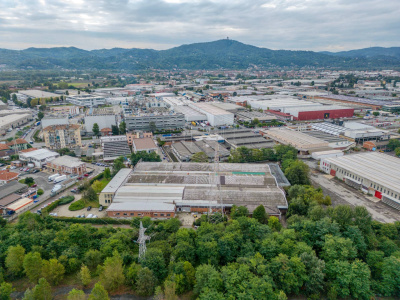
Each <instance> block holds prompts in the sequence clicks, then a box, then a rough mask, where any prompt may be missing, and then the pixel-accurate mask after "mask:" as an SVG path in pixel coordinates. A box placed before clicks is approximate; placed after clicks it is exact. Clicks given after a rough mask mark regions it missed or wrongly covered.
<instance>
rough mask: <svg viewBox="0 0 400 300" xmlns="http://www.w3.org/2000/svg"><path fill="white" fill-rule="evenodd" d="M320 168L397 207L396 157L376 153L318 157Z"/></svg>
mask: <svg viewBox="0 0 400 300" xmlns="http://www.w3.org/2000/svg"><path fill="white" fill-rule="evenodd" d="M320 169H321V170H322V171H324V172H325V173H327V174H330V175H332V176H335V177H337V178H339V179H340V180H343V181H344V182H345V183H346V184H348V185H350V186H352V187H354V188H356V189H361V190H362V191H363V192H364V193H368V194H372V195H374V196H375V197H376V198H379V199H382V202H383V203H386V204H388V205H390V206H392V207H394V208H396V209H399V210H400V160H399V159H398V158H396V157H392V156H389V155H386V154H382V153H379V152H370V153H361V154H353V155H347V156H341V157H336V158H323V159H321V163H320Z"/></svg>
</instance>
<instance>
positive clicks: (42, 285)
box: [33, 278, 53, 300]
mask: <svg viewBox="0 0 400 300" xmlns="http://www.w3.org/2000/svg"><path fill="white" fill-rule="evenodd" d="M33 298H34V299H35V300H51V299H52V298H53V297H52V295H51V286H50V284H49V283H48V282H47V280H46V279H44V278H40V279H39V283H38V284H37V285H36V286H35V288H34V289H33Z"/></svg>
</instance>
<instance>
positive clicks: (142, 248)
mask: <svg viewBox="0 0 400 300" xmlns="http://www.w3.org/2000/svg"><path fill="white" fill-rule="evenodd" d="M146 229H147V228H144V227H143V224H142V221H140V228H139V238H138V240H137V241H136V242H137V243H138V244H139V261H144V260H145V258H146V241H147V240H150V237H149V236H148V235H145V234H144V233H145V231H146Z"/></svg>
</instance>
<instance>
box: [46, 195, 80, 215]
mask: <svg viewBox="0 0 400 300" xmlns="http://www.w3.org/2000/svg"><path fill="white" fill-rule="evenodd" d="M71 198H72V199H71ZM74 199H75V197H74V196H66V197H62V198H60V199H58V200H56V201H54V202H53V203H51V204H50V205H48V206H46V207H45V208H43V209H42V210H41V211H42V214H43V213H49V212H51V211H52V210H53V209H55V208H56V207H57V206H59V205H64V204H68V203H70V202H72V201H74Z"/></svg>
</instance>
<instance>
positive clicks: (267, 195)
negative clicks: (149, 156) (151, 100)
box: [99, 162, 288, 219]
mask: <svg viewBox="0 0 400 300" xmlns="http://www.w3.org/2000/svg"><path fill="white" fill-rule="evenodd" d="M99 201H100V204H102V205H105V206H108V209H107V214H108V216H109V217H122V218H124V217H125V218H127V217H137V216H140V217H143V216H148V217H151V218H160V219H163V218H172V217H174V216H175V213H176V212H180V211H182V212H199V213H206V212H210V211H218V210H220V209H221V206H222V207H224V209H225V210H230V208H231V207H232V206H233V205H237V206H246V207H247V208H248V210H249V212H250V213H252V212H253V211H254V209H255V208H256V207H257V206H259V205H264V207H265V209H266V211H267V212H268V214H269V215H274V216H278V217H280V215H281V213H282V212H285V211H286V210H287V207H288V204H287V201H286V198H285V193H284V192H283V191H282V190H281V189H280V188H279V186H278V183H277V180H276V178H275V177H274V176H273V175H272V173H271V169H270V167H269V166H268V165H267V164H227V163H224V164H207V163H169V164H165V163H158V162H140V163H138V164H137V165H136V166H135V168H134V169H133V170H131V169H122V170H121V171H120V172H119V173H118V174H117V175H116V176H115V177H114V178H113V179H112V180H111V181H110V182H109V183H108V185H107V186H106V187H105V188H104V189H103V191H102V192H101V193H100V197H99Z"/></svg>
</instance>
